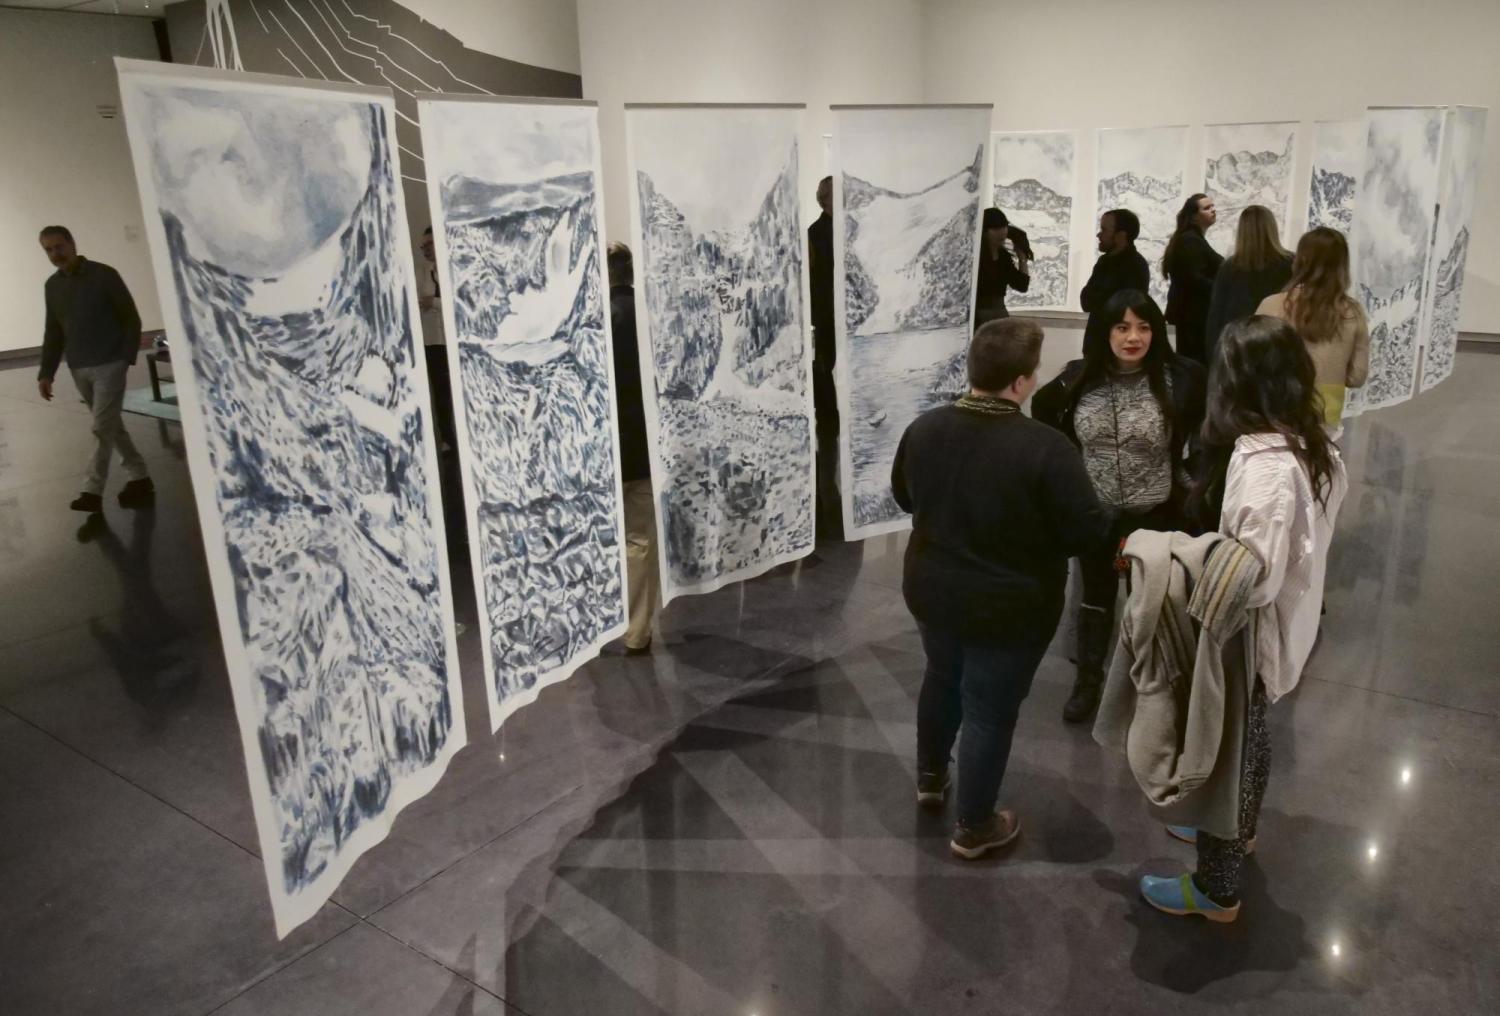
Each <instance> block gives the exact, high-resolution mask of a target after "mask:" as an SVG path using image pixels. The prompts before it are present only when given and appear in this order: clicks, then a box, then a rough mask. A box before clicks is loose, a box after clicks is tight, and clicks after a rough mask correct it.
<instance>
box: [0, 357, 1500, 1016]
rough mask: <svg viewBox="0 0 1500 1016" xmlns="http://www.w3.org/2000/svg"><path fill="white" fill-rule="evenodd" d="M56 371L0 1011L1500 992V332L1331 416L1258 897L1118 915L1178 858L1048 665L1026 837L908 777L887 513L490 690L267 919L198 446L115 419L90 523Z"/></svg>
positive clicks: (652, 1008) (33, 485)
mask: <svg viewBox="0 0 1500 1016" xmlns="http://www.w3.org/2000/svg"><path fill="white" fill-rule="evenodd" d="M1070 344H1071V343H1070ZM1074 348H1076V347H1074ZM33 375H34V371H33V370H32V369H29V368H25V367H21V368H17V369H9V370H0V596H3V601H0V602H3V604H4V607H3V611H0V885H3V887H4V888H3V889H0V1013H4V1014H5V1016H32V1014H47V1016H51V1014H68V1016H87V1014H100V1016H104V1014H108V1016H130V1014H152V1016H161V1014H175V1013H183V1014H206V1013H220V1014H225V1016H244V1014H250V1013H266V1014H272V1013H274V1014H279V1016H285V1014H302V1013H309V1014H320V1016H322V1014H345V1013H348V1014H356V1013H358V1014H401V1016H411V1014H416V1016H437V1014H449V1013H453V1014H460V1013H461V1014H501V1013H526V1014H532V1016H554V1014H555V1016H578V1014H593V1013H607V1014H611V1016H614V1014H658V1013H670V1014H678V1013H683V1014H700V1013H701V1014H738V1016H750V1014H759V1016H773V1014H774V1016H779V1014H794V1013H796V1014H801V1013H818V1014H835V1013H920V1014H928V1013H957V1012H964V1013H968V1012H974V1013H1070V1014H1071V1013H1106V1012H1107V1013H1171V1012H1236V1013H1303V1012H1305V1013H1319V1014H1329V1013H1335V1014H1342V1013H1349V1014H1362V1016H1370V1014H1381V1013H1417V1012H1421V1013H1494V1012H1500V935H1497V932H1496V921H1497V919H1500V875H1497V862H1500V847H1497V838H1500V808H1497V805H1500V679H1497V671H1500V667H1497V660H1500V609H1497V606H1496V604H1497V599H1496V595H1495V592H1494V590H1495V588H1496V587H1495V581H1496V580H1495V577H1496V576H1497V575H1500V541H1497V539H1496V531H1497V527H1500V356H1494V355H1485V354H1480V353H1474V352H1466V353H1463V354H1461V355H1460V357H1459V365H1458V376H1457V377H1455V378H1454V379H1453V380H1451V381H1449V382H1448V383H1446V384H1445V385H1443V386H1442V388H1441V389H1439V390H1438V391H1436V392H1434V393H1431V394H1429V395H1426V396H1424V397H1422V398H1420V399H1418V400H1416V401H1414V402H1412V403H1410V404H1408V405H1405V406H1402V407H1398V408H1396V409H1392V410H1385V411H1382V412H1379V413H1376V414H1374V415H1372V416H1368V417H1366V418H1365V419H1364V420H1362V421H1361V422H1360V423H1359V424H1358V425H1357V426H1356V427H1354V428H1353V430H1352V432H1351V434H1350V435H1349V438H1348V459H1349V464H1350V467H1351V473H1352V476H1353V479H1354V488H1353V493H1352V495H1351V497H1350V498H1349V501H1348V503H1347V506H1346V508H1345V510H1344V516H1343V518H1342V519H1341V520H1340V536H1339V539H1338V543H1337V545H1336V548H1335V560H1334V561H1333V564H1332V567H1331V579H1330V588H1329V592H1328V618H1327V622H1326V625H1325V628H1324V632H1323V639H1322V642H1321V645H1320V646H1319V648H1318V650H1317V652H1316V655H1315V656H1314V658H1313V661H1312V664H1311V666H1310V668H1309V671H1308V674H1307V676H1306V678H1305V679H1304V682H1303V685H1302V687H1301V688H1300V689H1299V690H1298V691H1297V693H1296V694H1295V695H1294V696H1292V697H1291V698H1289V699H1288V700H1286V701H1284V702H1282V703H1280V704H1278V705H1277V706H1276V707H1275V708H1274V709H1273V711H1272V717H1271V721H1272V727H1273V731H1274V753H1275V758H1274V769H1273V773H1272V777H1271V786H1270V791H1269V795H1268V799H1267V803H1266V811H1265V815H1264V818H1263V820H1262V823H1261V829H1260V844H1259V852H1258V853H1257V854H1256V856H1255V858H1254V861H1253V862H1252V863H1251V864H1250V866H1249V869H1248V876H1247V886H1246V892H1245V905H1244V910H1243V914H1242V916H1241V919H1240V921H1239V922H1238V923H1237V924H1234V925H1229V926H1208V925H1205V924H1202V923H1199V922H1193V921H1184V920H1181V919H1173V918H1167V917H1164V916H1162V915H1159V914H1157V913H1155V912H1154V911H1151V910H1149V909H1147V908H1146V907H1145V906H1144V905H1143V904H1142V903H1141V902H1140V901H1139V900H1138V899H1137V897H1136V894H1135V888H1134V887H1135V883H1136V880H1137V878H1138V876H1139V875H1141V874H1142V873H1145V872H1159V873H1160V872H1175V871H1178V870H1181V869H1182V867H1183V865H1184V864H1185V863H1187V862H1189V861H1190V859H1191V851H1190V850H1189V849H1188V848H1185V847H1182V846H1181V845H1179V844H1177V843H1176V842H1175V841H1172V840H1169V839H1168V838H1167V837H1166V836H1165V835H1164V834H1163V833H1162V830H1161V828H1160V827H1159V826H1156V825H1154V824H1153V823H1152V822H1150V821H1149V820H1148V818H1147V816H1146V814H1145V811H1144V809H1143V807H1142V802H1141V796H1140V794H1139V792H1138V791H1137V790H1136V789H1135V787H1134V785H1133V783H1132V781H1131V778H1130V776H1129V774H1128V773H1127V771H1126V770H1125V768H1124V765H1123V761H1122V760H1121V759H1119V758H1115V757H1112V756H1109V755H1106V754H1105V753H1103V752H1102V751H1101V750H1100V749H1099V748H1097V747H1096V746H1095V745H1094V743H1093V742H1092V741H1091V740H1090V739H1089V737H1088V736H1087V734H1086V732H1085V731H1082V730H1078V729H1075V728H1070V727H1066V726H1064V725H1063V724H1062V723H1061V721H1060V719H1059V711H1060V709H1061V706H1062V701H1063V698H1064V696H1065V694H1066V690H1067V687H1068V682H1069V668H1068V664H1067V662H1066V660H1065V659H1064V658H1063V657H1062V656H1061V655H1060V654H1059V653H1056V652H1055V653H1054V654H1053V655H1051V656H1049V657H1048V659H1047V660H1046V662H1045V663H1044V665H1043V667H1042V671H1041V673H1040V675H1039V678H1038V681H1037V684H1036V687H1035V690H1034V691H1033V693H1032V695H1031V698H1030V700H1029V701H1028V702H1027V703H1026V706H1025V708H1024V710H1023V714H1022V718H1021V724H1020V728H1019V731H1018V736H1017V741H1016V747H1015V754H1014V758H1013V760H1012V765H1011V769H1010V773H1009V775H1008V777H1007V781H1006V786H1005V788H1004V798H1005V800H1006V802H1007V803H1009V804H1010V805H1011V806H1013V807H1015V808H1016V809H1017V810H1018V811H1019V813H1020V815H1021V817H1022V819H1023V822H1024V824H1025V832H1024V835H1023V838H1022V839H1021V841H1020V843H1019V844H1018V846H1017V847H1016V849H1015V850H1014V852H1012V853H1011V854H1009V855H1008V856H1006V857H1004V858H1003V859H999V860H994V861H986V862H983V863H978V864H965V863H962V862H959V861H957V860H954V859H953V858H951V857H950V856H949V854H948V851H947V833H948V827H947V825H946V822H945V820H942V819H939V818H934V817H930V816H927V815H924V814H920V813H919V812H918V811H917V809H916V808H915V807H914V805H913V785H912V779H911V759H912V752H913V747H914V730H913V716H914V712H915V695H916V690H917V686H918V683H919V679H920V672H921V667H922V657H921V652H920V649H919V646H918V641H917V635H916V630H915V627H914V625H913V623H912V621H911V619H910V617H909V616H908V615H907V613H906V611H905V610H904V608H903V607H902V603H901V597H900V593H899V579H900V550H901V546H902V540H901V539H899V538H895V537H891V538H882V539H877V540H872V541H870V542H868V543H865V544H863V545H859V544H851V545H835V546H825V547H823V548H820V550H819V552H818V554H817V557H816V558H815V559H811V560H809V561H806V562H803V563H802V564H801V565H799V566H794V567H789V568H786V569H782V570H780V571H778V572H777V573H775V574H773V575H770V576H767V577H765V578H762V579H760V580H757V581H754V582H749V583H745V584H744V585H741V586H736V587H734V588H730V589H726V590H724V591H721V592H719V593H716V594H714V595H711V596H704V597H696V598H689V599H686V600H682V601H679V602H678V603H675V604H673V605H672V606H671V608H670V609H669V610H667V611H666V613H665V614H664V616H663V617H662V620H661V632H660V634H659V635H658V639H657V651H656V652H655V654H654V655H652V656H651V657H648V658H639V659H618V658H617V659H602V660H599V661H597V662H594V663H591V664H589V665H588V666H586V667H584V668H583V669H582V670H581V671H580V672H579V673H578V674H577V676H576V677H575V678H574V679H572V680H570V681H568V682H566V683H564V684H562V685H560V686H558V687H555V688H553V689H550V690H548V691H547V692H546V693H545V694H544V695H542V697H541V699H540V701H538V702H537V703H536V704H535V705H532V706H530V707H528V708H526V709H524V710H522V711H521V712H520V713H519V714H517V715H516V716H515V717H513V718H512V719H511V720H510V721H509V722H508V723H507V724H506V726H505V728H504V729H503V730H502V732H501V733H500V735H499V736H496V737H491V736H489V735H488V733H487V732H486V731H485V730H484V729H482V728H483V726H484V710H483V709H482V708H471V709H469V710H468V714H469V721H470V723H469V727H470V729H469V737H470V741H471V744H470V746H469V747H467V748H466V749H464V751H463V752H462V753H461V754H460V755H459V756H458V758H457V759H456V761H455V762H454V764H453V766H452V768H451V769H450V771H449V773H448V775H447V776H446V777H445V778H444V779H443V781H442V782H441V783H440V784H439V785H438V787H437V789H436V791H435V792H434V793H432V794H431V795H430V796H429V797H428V798H426V799H425V800H423V801H421V802H420V803H418V804H416V805H414V806H412V807H411V808H409V809H408V810H407V811H406V812H405V813H404V814H403V815H402V816H401V817H400V819H399V820H398V821H397V823H396V825H395V828H394V831H393V832H392V834H391V836H390V838H389V839H388V840H387V841H386V842H385V843H383V844H381V845H380V846H378V847H376V848H375V849H374V850H372V851H371V852H370V853H369V854H368V855H367V856H366V857H365V858H364V859H362V860H361V861H360V862H359V864H358V865H357V866H356V867H355V869H354V870H353V872H352V873H351V874H350V876H349V877H348V878H347V879H346V880H345V882H344V884H343V885H342V887H341V888H340V889H339V891H338V892H337V893H336V895H335V897H334V902H332V903H330V904H329V905H327V906H326V907H324V908H323V910H322V911H321V912H320V913H319V914H318V915H317V917H316V918H314V919H313V920H312V921H310V922H309V923H307V924H306V925H304V926H303V927H301V928H299V929H298V930H297V931H295V932H294V933H293V934H291V935H290V936H289V937H288V938H286V939H285V940H283V941H280V942H278V941H277V939H276V936H275V933H274V931H273V928H272V923H271V911H270V906H269V903H268V900H267V896H266V890H265V886H264V883H263V875H262V868H261V863H260V861H259V859H258V857H257V845H256V836H255V830H254V826H253V823H252V818H251V813H250V806H249V800H248V795H247V790H246V780H245V773H244V768H243V766H244V763H243V759H242V756H241V752H240V747H239V737H238V733H237V728H236V725H235V720H234V716H233V714H232V710H231V705H230V697H229V691H228V687H227V684H226V678H225V672H224V664H223V660H222V657H221V655H220V648H219V638H218V635H217V630H216V625H215V620H214V614H213V610H212V608H211V604H210V591H209V586H208V580H207V575H206V572H205V567H204V559H203V552H202V548H201V545H200V540H199V532H198V525H197V521H196V516H195V511H194V507H193V502H192V499H191V495H190V491H189V487H188V477H187V470H186V466H185V463H184V460H183V450H182V437H181V433H180V430H179V429H178V427H177V426H176V425H175V424H164V423H158V422H157V421H154V420H149V419H146V418H143V417H129V418H128V421H129V423H128V425H129V427H130V429H131V431H132V432H133V433H134V434H135V436H136V438H137V440H138V441H139V442H140V444H141V446H142V448H143V449H145V450H146V452H147V454H148V456H149V458H150V462H151V466H152V469H153V471H154V473H155V476H156V482H157V484H158V485H159V487H160V490H161V493H160V497H159V500H158V504H157V506H156V508H155V510H154V511H146V512H139V513H135V514H131V513H127V512H125V511H122V510H119V509H117V508H115V507H114V503H113V499H112V494H113V489H114V487H116V486H117V485H118V483H119V482H120V480H119V478H118V476H117V477H116V479H115V483H114V485H113V486H112V489H111V498H110V499H109V504H110V508H109V510H108V511H107V512H106V513H105V523H106V524H105V526H104V527H103V528H101V529H97V530H95V531H92V532H90V531H87V530H81V529H80V523H81V522H82V518H81V517H80V516H78V515H76V514H74V513H72V512H69V511H68V510H67V509H66V504H67V502H68V500H69V499H70V498H71V497H72V496H73V495H74V493H75V492H76V490H77V488H78V483H79V478H80V475H81V473H82V466H83V462H84V458H85V455H86V452H87V449H88V446H89V440H90V438H89V434H88V426H87V419H86V416H85V415H84V413H83V410H82V407H81V406H80V405H78V403H77V402H76V400H75V398H74V396H73V394H72V391H71V388H70V386H68V385H67V384H66V383H63V384H61V385H60V389H61V392H60V398H59V399H58V400H57V401H56V402H55V403H53V404H51V405H44V404H42V403H41V402H40V401H39V400H38V399H37V398H36V395H35V392H34V385H33V382H32V377H33ZM455 579H456V581H457V583H458V588H459V596H460V604H461V605H460V613H461V616H462V615H467V616H468V619H469V620H470V621H472V605H471V599H472V598H471V596H469V594H468V593H467V592H466V589H467V586H466V583H467V575H466V574H465V573H464V572H463V571H459V572H457V573H456V575H455ZM475 634H476V629H475V627H474V626H473V625H472V624H471V625H470V627H469V629H468V631H467V633H466V634H465V635H464V636H463V637H462V638H461V639H460V648H461V650H462V652H463V662H464V667H465V684H466V688H467V689H468V691H469V692H470V694H471V698H470V700H469V701H470V702H471V703H475V702H481V701H482V697H480V696H478V695H476V694H474V693H475V692H477V691H478V684H477V682H478V679H479V666H480V664H479V658H480V657H479V645H478V642H477V641H476V637H475Z"/></svg>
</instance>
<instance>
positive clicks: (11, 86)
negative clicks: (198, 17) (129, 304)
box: [0, 8, 161, 354]
mask: <svg viewBox="0 0 1500 1016" xmlns="http://www.w3.org/2000/svg"><path fill="white" fill-rule="evenodd" d="M117 55H118V56H130V57H136V58H139V59H143V60H154V59H156V57H157V48H156V36H155V34H154V32H153V30H152V27H151V22H150V21H149V20H148V19H146V18H129V17H116V16H114V15H103V14H67V13H61V12H54V11H32V10H16V9H12V8H0V138H3V139H4V142H3V144H4V152H5V154H4V157H3V158H0V237H3V238H4V240H3V242H0V354H3V353H5V352H6V351H8V350H14V349H27V348H35V347H36V346H39V345H41V341H42V323H43V317H44V315H43V310H42V284H43V283H44V282H45V281H46V279H47V276H48V275H50V274H51V273H52V271H53V268H52V266H51V265H50V264H48V263H47V259H46V257H44V256H43V254H42V250H41V247H40V246H38V245H37V241H36V234H37V230H38V229H40V228H41V227H42V226H45V225H49V224H51V223H54V222H55V223H60V224H61V225H64V226H67V227H69V228H70V229H72V230H73V235H74V236H75V237H76V238H77V240H78V249H79V250H80V251H82V252H83V253H84V254H85V255H87V256H89V257H92V258H94V259H96V260H99V261H103V262H105V263H107V264H111V265H113V266H114V267H115V268H117V269H119V271H120V274H121V275H122V276H123V277H124V279H125V283H126V285H128V286H129V287H130V290H131V292H132V293H134V294H135V300H136V303H137V305H138V306H139V307H140V311H141V320H142V322H143V323H144V325H145V327H147V328H160V327H161V311H160V309H159V307H158V304H157V298H156V284H155V282H154V281H153V279H152V274H151V258H150V254H149V252H148V251H147V250H146V240H145V236H144V234H143V232H142V221H141V201H140V198H139V196H138V195H137V193H136V187H135V173H134V170H133V169H132V168H131V164H130V148H129V146H128V144H127V143H126V140H125V125H124V121H123V120H121V119H119V118H118V117H116V118H114V119H104V118H102V117H101V116H100V115H99V110H98V107H99V106H100V105H107V106H114V107H117V106H118V105H119V102H120V91H119V86H118V85H117V84H116V81H115V67H114V57H115V56H117Z"/></svg>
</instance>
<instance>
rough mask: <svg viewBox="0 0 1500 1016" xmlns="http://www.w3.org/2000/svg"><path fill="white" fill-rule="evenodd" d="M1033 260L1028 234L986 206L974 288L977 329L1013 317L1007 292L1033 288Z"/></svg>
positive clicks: (996, 209) (999, 211) (994, 209)
mask: <svg viewBox="0 0 1500 1016" xmlns="http://www.w3.org/2000/svg"><path fill="white" fill-rule="evenodd" d="M1007 243H1009V246H1008V247H1007V246H1006V244H1007ZM1012 250H1014V253H1012ZM1031 261H1032V253H1031V243H1030V241H1029V240H1028V239H1027V237H1026V233H1025V232H1024V231H1022V230H1020V229H1018V228H1016V227H1015V226H1012V225H1011V224H1010V219H1008V218H1006V215H1005V213H1004V212H1002V211H1001V210H1000V209H998V208H986V209H985V210H984V231H983V236H982V238H981V239H980V241H979V278H978V283H977V285H976V286H975V287H974V327H975V329H976V330H977V329H978V328H979V327H980V326H981V325H983V324H986V323H988V322H990V321H997V320H999V319H1000V318H1007V317H1010V311H1009V310H1007V309H1006V306H1005V291H1006V290H1007V289H1014V290H1015V291H1016V292H1017V293H1024V292H1026V291H1027V290H1028V289H1030V288H1031Z"/></svg>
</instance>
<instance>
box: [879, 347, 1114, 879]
mask: <svg viewBox="0 0 1500 1016" xmlns="http://www.w3.org/2000/svg"><path fill="white" fill-rule="evenodd" d="M1041 351H1042V329H1041V326H1040V325H1038V324H1037V323H1036V322H1035V321H1031V320H1028V319H1025V318H1006V319H1004V320H1000V321H992V322H990V323H989V324H986V325H985V326H984V327H982V328H980V329H979V331H978V332H976V333H975V335H974V340H973V342H972V343H971V344H970V346H969V384H970V386H971V388H970V392H969V394H968V395H966V396H964V397H963V398H961V399H959V400H958V401H957V402H955V403H954V404H953V405H951V406H944V407H941V408H938V409H934V410H932V411H930V412H928V413H925V414H923V415H922V416H920V417H918V418H917V419H916V420H915V421H914V422H913V423H912V424H911V426H910V427H908V428H907V430H906V433H905V434H904V435H903V436H902V438H901V444H900V446H899V447H898V448H897V450H896V461H895V464H894V466H893V468H892V470H891V490H892V493H894V495H895V498H896V503H897V504H899V505H900V506H901V507H902V508H903V509H905V510H906V511H908V512H910V513H911V515H912V533H911V541H910V542H909V543H908V544H907V548H906V568H905V576H904V578H903V581H902V592H903V593H904V594H905V597H906V605H907V606H908V607H909V608H910V609H911V612H912V614H913V616H915V617H916V619H917V627H918V628H919V629H920V631H921V634H922V647H923V649H924V650H926V653H927V672H926V676H925V677H924V679H923V681H922V693H921V697H920V700H919V702H918V708H917V800H918V802H919V803H921V804H924V805H935V806H941V804H942V802H943V800H944V798H945V796H946V793H947V788H948V782H949V781H948V761H949V755H950V753H951V752H952V750H953V742H954V739H955V738H956V737H957V735H958V733H959V728H960V726H961V727H962V729H963V738H962V740H961V742H960V746H959V757H958V824H957V825H956V826H955V828H954V832H953V840H952V844H951V846H952V849H953V852H954V853H955V854H957V855H958V856H959V857H963V858H966V859H974V858H978V857H981V856H983V855H984V854H985V853H987V852H988V851H990V850H994V849H996V848H998V847H1003V846H1005V845H1006V844H1007V843H1009V842H1011V841H1012V840H1013V839H1015V837H1016V835H1017V834H1018V833H1019V832H1020V823H1019V822H1018V821H1017V819H1016V816H1015V814H1014V813H1013V812H1011V811H1009V810H1004V811H1000V812H998V813H997V812H996V811H995V804H996V802H997V800H998V798H999V794H1000V782H1001V780H1002V778H1003V777H1004V774H1005V763H1006V760H1007V759H1008V758H1009V756H1010V745H1011V734H1012V732H1013V731H1014V729H1015V725H1016V717H1017V715H1018V714H1019V711H1020V708H1021V702H1022V700H1024V699H1025V698H1026V695H1027V693H1028V692H1029V691H1030V690H1031V680H1032V677H1033V676H1034V675H1035V674H1036V669H1037V667H1038V665H1040V663H1041V661H1042V656H1043V654H1044V653H1045V652H1046V650H1047V645H1048V643H1049V642H1051V640H1052V635H1053V633H1054V632H1055V631H1056V630H1057V622H1058V619H1059V618H1060V617H1061V615H1062V609H1063V588H1064V585H1065V583H1066V580H1067V561H1068V558H1070V557H1073V556H1075V555H1077V554H1080V553H1083V552H1085V551H1089V550H1092V549H1094V547H1095V546H1096V545H1097V544H1099V543H1101V542H1103V541H1104V540H1105V538H1106V535H1107V533H1108V531H1109V518H1108V516H1107V515H1106V514H1105V512H1104V509H1103V508H1102V507H1101V506H1100V504H1099V501H1098V499H1097V498H1096V497H1095V495H1094V487H1093V484H1092V483H1090V482H1089V478H1088V474H1087V472H1085V470H1084V466H1083V459H1082V458H1081V457H1080V456H1079V454H1078V451H1077V449H1075V448H1074V447H1073V446H1072V445H1071V444H1069V443H1068V441H1067V439H1066V438H1064V437H1063V436H1062V435H1061V434H1059V433H1057V432H1056V431H1055V430H1052V429H1051V428H1050V427H1048V426H1046V425H1045V424H1041V423H1037V422H1035V421H1033V420H1029V419H1027V418H1026V417H1025V416H1023V415H1022V414H1021V403H1022V402H1024V401H1025V399H1026V397H1027V396H1028V395H1030V394H1031V391H1032V390H1033V389H1034V388H1035V387H1036V371H1037V365H1038V363H1039V362H1040V360H1041Z"/></svg>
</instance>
